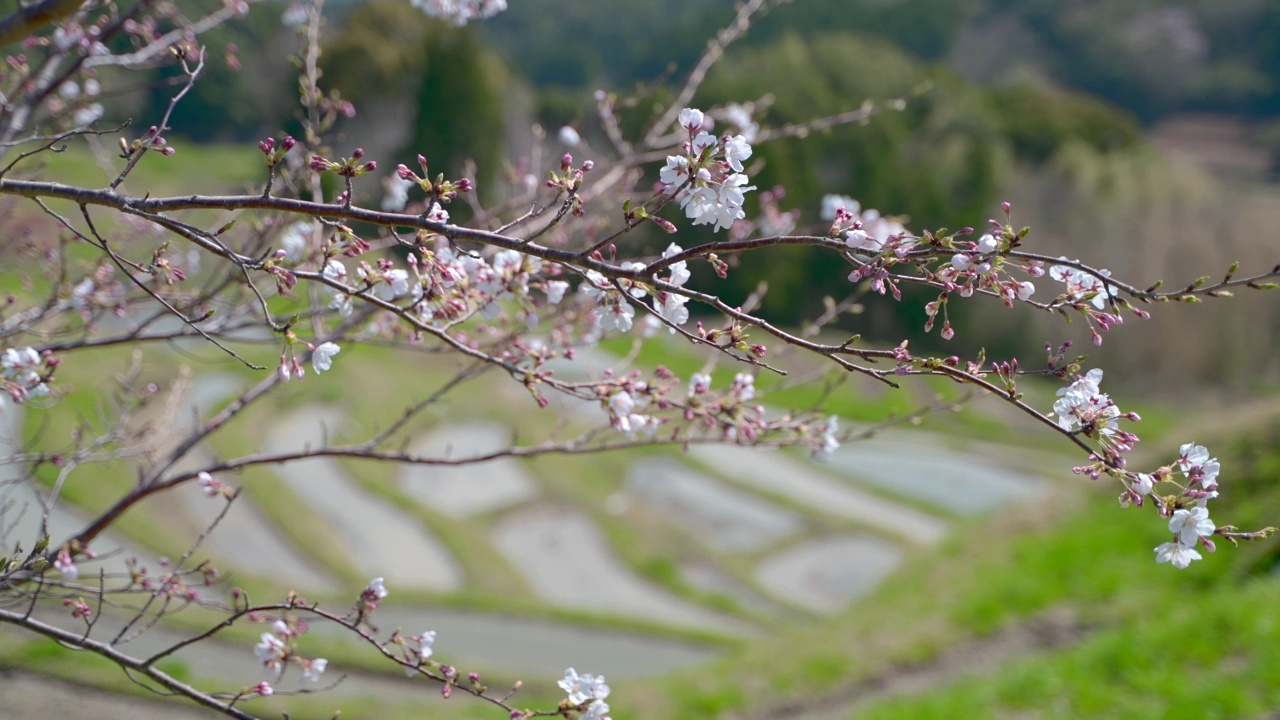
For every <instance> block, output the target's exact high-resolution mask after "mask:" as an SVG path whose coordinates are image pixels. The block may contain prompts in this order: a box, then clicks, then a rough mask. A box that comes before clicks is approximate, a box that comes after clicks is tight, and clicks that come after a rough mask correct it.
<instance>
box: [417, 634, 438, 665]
mask: <svg viewBox="0 0 1280 720" xmlns="http://www.w3.org/2000/svg"><path fill="white" fill-rule="evenodd" d="M413 639H414V640H416V641H418V657H419V658H421V660H422V661H426V660H427V659H429V658H430V657H431V656H432V655H433V654H434V653H435V649H434V648H433V647H432V645H434V644H435V641H436V631H435V630H428V631H426V632H424V633H422V634H421V635H417V636H414V638H413Z"/></svg>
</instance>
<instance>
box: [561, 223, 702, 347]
mask: <svg viewBox="0 0 1280 720" xmlns="http://www.w3.org/2000/svg"><path fill="white" fill-rule="evenodd" d="M681 252H684V249H683V248H681V247H680V246H679V245H676V244H675V243H671V244H670V245H668V246H667V249H666V250H664V251H663V252H662V257H663V259H666V258H671V257H674V256H676V255H678V254H679V253H681ZM644 266H645V265H644V263H640V262H632V263H626V267H627V269H637V270H638V269H641V268H643V267H644ZM666 270H667V276H666V277H665V278H660V279H661V280H663V281H664V282H666V283H667V284H668V285H672V286H675V287H683V286H684V284H685V283H687V282H688V281H689V277H690V274H689V266H688V263H686V262H685V261H684V260H680V261H677V262H674V263H672V264H670V265H668V266H667V268H666ZM584 277H585V282H583V283H582V284H581V285H579V286H578V289H579V292H580V293H581V294H582V295H583V296H584V297H585V298H587V299H589V300H594V301H595V303H596V305H595V307H594V308H592V310H591V312H592V316H593V317H594V318H595V319H596V321H597V322H598V324H599V329H601V330H617V331H618V332H628V331H630V330H631V328H632V325H633V324H634V320H635V314H636V312H635V308H633V307H631V304H630V303H628V302H627V298H628V297H630V298H633V299H640V298H643V297H645V296H646V295H650V296H652V302H653V309H654V311H655V312H656V313H657V314H658V316H659V317H661V318H662V319H663V320H665V321H667V322H668V323H670V331H671V332H673V333H674V332H675V327H676V326H680V325H684V324H685V323H687V322H689V308H687V307H686V304H687V303H688V302H689V298H688V297H686V296H684V295H680V294H678V293H675V292H670V291H667V290H659V289H657V288H656V287H651V286H649V285H646V284H641V283H637V282H632V281H630V280H621V281H619V283H618V285H617V286H614V285H613V284H611V283H610V282H609V281H608V280H607V279H606V278H605V277H604V276H603V275H601V274H600V273H598V272H596V271H595V270H588V271H586V273H585V275H584ZM619 288H621V290H619ZM548 296H549V297H550V294H548Z"/></svg>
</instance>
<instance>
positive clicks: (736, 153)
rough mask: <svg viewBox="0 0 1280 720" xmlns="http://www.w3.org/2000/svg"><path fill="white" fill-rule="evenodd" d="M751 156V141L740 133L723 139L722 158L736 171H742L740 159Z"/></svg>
mask: <svg viewBox="0 0 1280 720" xmlns="http://www.w3.org/2000/svg"><path fill="white" fill-rule="evenodd" d="M750 157H751V143H749V142H747V139H746V138H745V137H743V136H742V135H734V136H733V137H731V138H726V139H725V141H724V159H725V161H726V162H728V163H729V167H731V168H733V171H734V172H736V173H740V172H742V161H743V160H746V159H748V158H750Z"/></svg>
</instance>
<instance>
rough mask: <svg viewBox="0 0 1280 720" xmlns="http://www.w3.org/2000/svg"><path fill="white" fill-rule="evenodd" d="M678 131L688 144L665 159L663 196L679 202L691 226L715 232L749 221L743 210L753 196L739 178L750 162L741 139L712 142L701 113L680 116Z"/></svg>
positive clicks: (683, 112)
mask: <svg viewBox="0 0 1280 720" xmlns="http://www.w3.org/2000/svg"><path fill="white" fill-rule="evenodd" d="M679 122H680V127H681V128H683V129H684V130H685V131H687V132H688V133H689V137H690V138H691V139H690V140H689V141H688V142H686V143H685V144H684V146H683V147H684V151H685V152H684V154H682V155H668V156H667V162H666V164H665V165H664V166H663V167H662V170H661V171H659V173H658V179H659V180H661V181H662V186H663V190H664V191H665V192H668V193H671V194H673V195H678V196H679V198H680V207H681V208H682V209H683V210H684V213H685V217H687V218H689V219H690V220H692V221H693V224H694V225H711V226H712V227H713V229H715V230H716V231H720V230H725V229H728V228H729V227H731V226H732V225H733V223H734V221H736V220H741V219H743V218H745V217H746V216H747V213H746V210H744V209H743V207H742V205H743V203H744V202H745V201H746V193H747V192H749V191H751V190H755V186H754V185H748V184H747V183H748V182H750V179H749V178H748V177H747V176H746V175H745V174H744V173H743V170H744V169H745V168H744V167H743V165H742V163H743V161H744V160H747V159H748V158H750V157H751V153H752V148H751V143H750V142H749V141H748V140H747V138H746V136H744V135H724V136H722V137H716V136H715V135H712V134H711V133H709V132H707V129H709V128H711V126H712V124H711V121H710V118H708V117H707V116H706V114H705V113H703V112H702V111H701V110H697V109H694V108H685V109H683V110H681V111H680V116H679Z"/></svg>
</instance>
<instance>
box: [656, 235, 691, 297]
mask: <svg viewBox="0 0 1280 720" xmlns="http://www.w3.org/2000/svg"><path fill="white" fill-rule="evenodd" d="M682 252H684V248H682V247H680V246H679V245H677V244H675V243H671V244H670V245H668V246H667V249H666V250H663V251H662V257H663V258H664V259H665V258H669V257H674V256H676V255H679V254H680V253H682ZM667 270H669V271H670V272H671V277H670V278H668V279H667V282H669V283H671V284H672V285H675V286H677V287H680V286H683V285H684V284H685V283H687V282H689V264H688V263H687V262H685V261H684V260H681V261H679V262H675V263H672V264H670V265H668V266H667Z"/></svg>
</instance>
